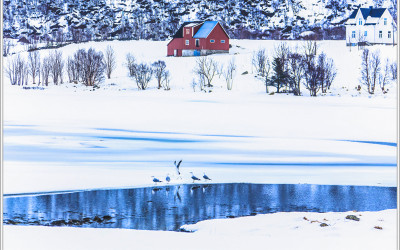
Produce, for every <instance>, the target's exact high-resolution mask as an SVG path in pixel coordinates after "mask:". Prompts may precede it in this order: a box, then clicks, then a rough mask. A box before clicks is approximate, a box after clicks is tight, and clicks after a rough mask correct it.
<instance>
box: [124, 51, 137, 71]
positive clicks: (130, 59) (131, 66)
mask: <svg viewBox="0 0 400 250" xmlns="http://www.w3.org/2000/svg"><path fill="white" fill-rule="evenodd" d="M126 67H127V68H128V71H129V76H130V77H135V74H136V59H135V57H134V56H133V55H132V54H131V53H128V54H127V55H126Z"/></svg>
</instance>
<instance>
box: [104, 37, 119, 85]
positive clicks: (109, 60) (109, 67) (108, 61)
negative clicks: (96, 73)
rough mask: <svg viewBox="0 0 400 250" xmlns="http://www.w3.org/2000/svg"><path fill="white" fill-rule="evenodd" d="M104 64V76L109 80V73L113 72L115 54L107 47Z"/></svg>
mask: <svg viewBox="0 0 400 250" xmlns="http://www.w3.org/2000/svg"><path fill="white" fill-rule="evenodd" d="M104 64H105V65H106V75H107V78H108V79H110V78H111V73H112V72H113V71H114V70H115V67H116V65H117V64H116V59H115V52H114V50H113V48H112V47H111V46H110V45H108V46H107V49H106V54H105V57H104Z"/></svg>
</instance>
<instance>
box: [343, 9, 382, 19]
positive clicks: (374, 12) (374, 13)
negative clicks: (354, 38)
mask: <svg viewBox="0 0 400 250" xmlns="http://www.w3.org/2000/svg"><path fill="white" fill-rule="evenodd" d="M358 10H361V14H362V15H363V18H364V19H367V17H368V16H370V17H381V16H382V15H383V12H385V10H386V9H385V8H359V9H357V10H354V11H353V13H351V15H350V17H349V18H350V19H351V18H355V17H356V15H357V12H358Z"/></svg>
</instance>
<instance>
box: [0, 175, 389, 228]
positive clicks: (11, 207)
mask: <svg viewBox="0 0 400 250" xmlns="http://www.w3.org/2000/svg"><path fill="white" fill-rule="evenodd" d="M396 197H397V189H396V188H395V187H369V186H335V185H305V184H298V185H290V184H248V183H234V184H210V185H205V184H203V185H179V186H167V187H155V188H154V187H153V188H152V187H148V188H133V189H113V190H94V191H83V192H74V193H61V194H44V195H36V196H5V197H4V198H3V201H4V204H3V205H4V206H3V212H4V219H3V221H4V223H5V224H22V225H48V226H79V227H96V228H130V229H142V230H169V231H174V230H179V228H180V226H182V225H184V224H192V223H196V222H198V221H202V220H207V219H215V218H227V217H238V216H249V215H255V214H266V213H274V212H291V211H312V212H344V211H351V210H358V211H379V210H384V209H395V208H396V207H397V204H396Z"/></svg>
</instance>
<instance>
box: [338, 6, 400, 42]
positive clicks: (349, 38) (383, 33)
mask: <svg viewBox="0 0 400 250" xmlns="http://www.w3.org/2000/svg"><path fill="white" fill-rule="evenodd" d="M345 25H346V44H347V46H354V45H357V44H358V43H364V44H396V43H397V31H396V24H395V23H394V21H393V18H392V16H391V15H390V13H389V11H388V9H386V8H372V7H369V8H358V9H357V10H354V11H353V13H352V14H351V16H350V17H349V19H348V20H347V21H346V23H345Z"/></svg>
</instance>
